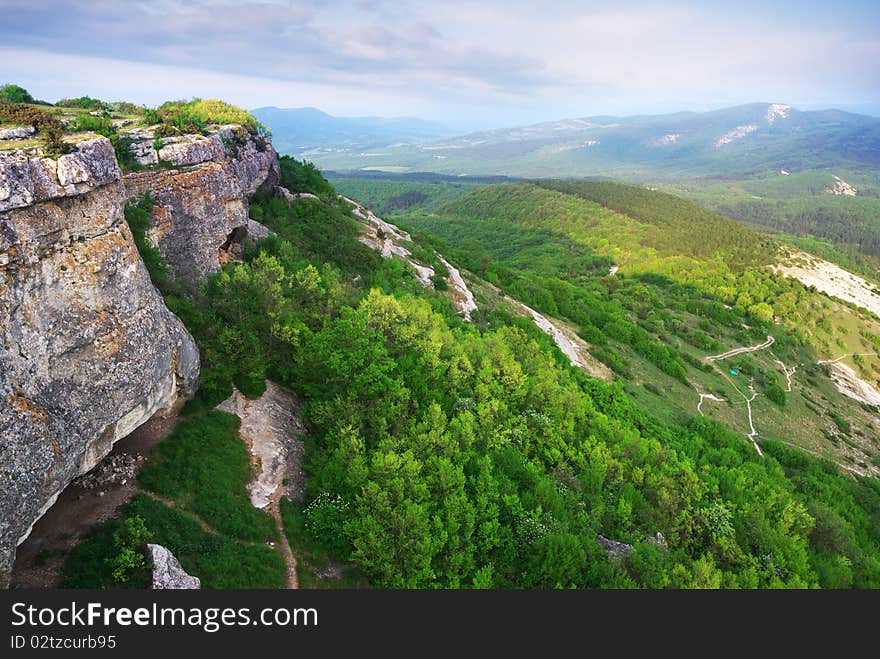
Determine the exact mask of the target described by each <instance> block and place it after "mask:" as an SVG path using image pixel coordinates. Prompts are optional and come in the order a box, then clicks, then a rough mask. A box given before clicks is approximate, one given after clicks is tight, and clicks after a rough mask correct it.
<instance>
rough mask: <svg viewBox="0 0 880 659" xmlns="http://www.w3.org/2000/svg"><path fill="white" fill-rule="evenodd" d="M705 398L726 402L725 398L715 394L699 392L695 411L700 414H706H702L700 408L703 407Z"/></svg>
mask: <svg viewBox="0 0 880 659" xmlns="http://www.w3.org/2000/svg"><path fill="white" fill-rule="evenodd" d="M707 398H708V399H709V400H714V401H715V402H717V403H726V402H727V399H726V398H718V396H716V395H715V394H700V402H699V403H697V412H699V413H700V416H706V415H705V414H703V409H702V408H703V401H704V400H706V399H707Z"/></svg>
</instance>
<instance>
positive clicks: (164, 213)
mask: <svg viewBox="0 0 880 659" xmlns="http://www.w3.org/2000/svg"><path fill="white" fill-rule="evenodd" d="M172 140H173V141H172ZM144 144H146V143H145V142H142V141H141V142H134V143H133V144H132V147H131V148H132V149H133V153H135V154H138V153H141V150H143V149H144V148H145V147H144ZM158 158H160V159H161V160H165V161H168V162H171V163H172V164H174V165H175V167H176V168H175V169H170V170H151V171H143V172H132V173H129V174H126V175H125V185H126V188H127V190H128V193H129V195H135V194H140V193H142V192H144V191H146V190H150V191H151V193H152V196H153V199H154V201H155V207H154V210H153V219H154V230H151V231H149V232H148V237H149V238H150V240H151V241H152V242H153V243H154V244H155V245H156V246H157V247H158V249H159V251H160V253H161V254H162V255H163V256H164V257H165V259H166V261H167V262H168V265H169V268H170V270H171V273H172V275H173V276H174V277H175V278H183V279H186V280H191V281H195V280H199V279H203V278H204V277H206V276H207V275H209V274H211V273H213V272H215V271H216V270H218V269H219V267H220V265H221V263H223V262H226V261H228V260H230V258H229V256H228V255H224V254H221V248H222V247H223V246H224V245H228V244H229V239H230V237H232V236H233V234H234V232H235V231H236V230H237V229H240V228H243V229H244V230H245V231H246V230H247V229H248V226H249V218H248V213H249V207H248V199H249V198H250V197H251V196H252V195H254V194H255V193H256V192H257V191H258V190H259V189H260V188H261V187H264V186H265V187H266V188H267V189H270V190H271V189H273V188H274V187H275V185H276V184H277V183H278V180H279V178H280V170H279V165H278V156H277V154H276V153H275V151H274V150H273V149H272V147H271V145H270V144H268V142H265V141H263V140H262V138H257V137H254V136H253V135H251V134H250V133H248V132H247V131H246V130H245V129H244V128H242V127H240V126H222V127H220V128H218V129H217V130H215V131H213V132H212V133H211V134H210V135H208V136H201V135H184V136H182V137H180V138H165V139H164V140H163V146H162V147H161V149H159V152H158ZM254 228H256V227H254Z"/></svg>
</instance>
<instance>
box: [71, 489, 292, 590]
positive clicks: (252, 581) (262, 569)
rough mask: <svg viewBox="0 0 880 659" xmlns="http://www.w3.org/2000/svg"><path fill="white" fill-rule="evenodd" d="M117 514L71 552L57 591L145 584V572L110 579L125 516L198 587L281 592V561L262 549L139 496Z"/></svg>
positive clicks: (283, 571)
mask: <svg viewBox="0 0 880 659" xmlns="http://www.w3.org/2000/svg"><path fill="white" fill-rule="evenodd" d="M120 512H121V514H120V516H119V517H117V518H114V519H111V520H108V521H107V522H104V523H102V524H100V525H99V526H97V527H95V529H93V530H92V531H91V533H89V535H88V536H87V537H86V538H85V539H84V540H83V541H82V542H81V543H80V544H79V545H77V546H76V547H75V548H74V550H73V551H72V552H71V554H70V556H69V557H68V559H67V562H66V563H65V565H64V577H63V580H62V582H61V586H62V587H63V588H100V589H108V588H117V587H121V588H145V587H146V586H147V584H149V570H148V569H146V568H144V569H142V570H138V571H137V572H136V573H134V574H133V575H132V576H131V577H130V578H129V580H128V581H126V582H124V583H122V584H117V583H116V582H115V581H114V580H113V576H112V566H111V564H110V559H112V557H113V555H114V553H115V551H116V549H115V547H114V544H113V534H114V532H115V531H116V530H117V529H119V528H121V527H122V525H123V523H124V520H125V519H126V518H128V517H133V516H135V515H138V516H140V517H141V518H142V519H143V520H144V522H145V523H146V526H147V528H148V529H149V530H150V531H151V532H152V534H153V535H152V538H151V539H150V542H154V543H156V544H160V545H162V546H163V547H166V548H167V549H169V550H170V551H171V552H172V553H173V554H174V556H175V557H176V558H177V560H178V561H180V565H181V567H182V568H183V569H184V570H186V572H187V573H189V574H191V575H194V576H197V577H199V579H201V581H202V588H281V587H283V585H284V583H285V580H286V576H287V569H286V567H285V565H284V559H283V558H282V556H281V554H280V553H279V552H278V551H276V550H274V549H271V548H269V547H267V546H265V545H261V544H245V543H241V542H237V541H235V540H232V539H230V538H228V537H226V536H224V535H219V534H215V533H210V532H208V531H206V530H204V529H203V528H202V527H201V526H200V525H199V523H198V522H197V521H196V520H195V519H193V518H192V517H191V516H189V515H187V514H186V513H184V512H182V511H179V510H175V509H173V508H169V507H168V506H166V505H165V504H163V503H162V502H160V501H156V500H155V499H153V498H152V497H150V496H147V495H144V494H138V495H137V496H135V497H134V498H133V499H132V500H131V501H130V502H128V503H127V504H126V505H125V506H124V507H123V508H122V510H121V511H120Z"/></svg>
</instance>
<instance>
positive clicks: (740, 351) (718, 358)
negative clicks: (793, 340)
mask: <svg viewBox="0 0 880 659" xmlns="http://www.w3.org/2000/svg"><path fill="white" fill-rule="evenodd" d="M774 343H776V339H774V338H773V337H772V336H770V335H769V334H768V335H767V340H766V341H764V343H761V344H759V345H756V346H748V347H743V348H733V349H732V350H728V351H727V352H722V353H721V354H720V355H712V356H711V357H706V358H705V359H706V361H707V362H717V361H721V360H722V359H727V358H729V357H733V356H735V355H741V354H743V353H744V352H757V351H758V350H764V349H765V348H769V347H770V346H772V345H773V344H774Z"/></svg>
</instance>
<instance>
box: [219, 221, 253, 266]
mask: <svg viewBox="0 0 880 659" xmlns="http://www.w3.org/2000/svg"><path fill="white" fill-rule="evenodd" d="M247 235H248V230H247V227H246V226H241V227H235V228H234V229H233V230H232V231H231V232H230V233H229V235H228V236H226V240H225V241H224V242H223V244H222V245H220V250H219V254H218V256H219V259H220V265H223V264H224V263H230V262H241V260H242V252H243V251H244V241H245V239H246V238H247Z"/></svg>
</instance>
